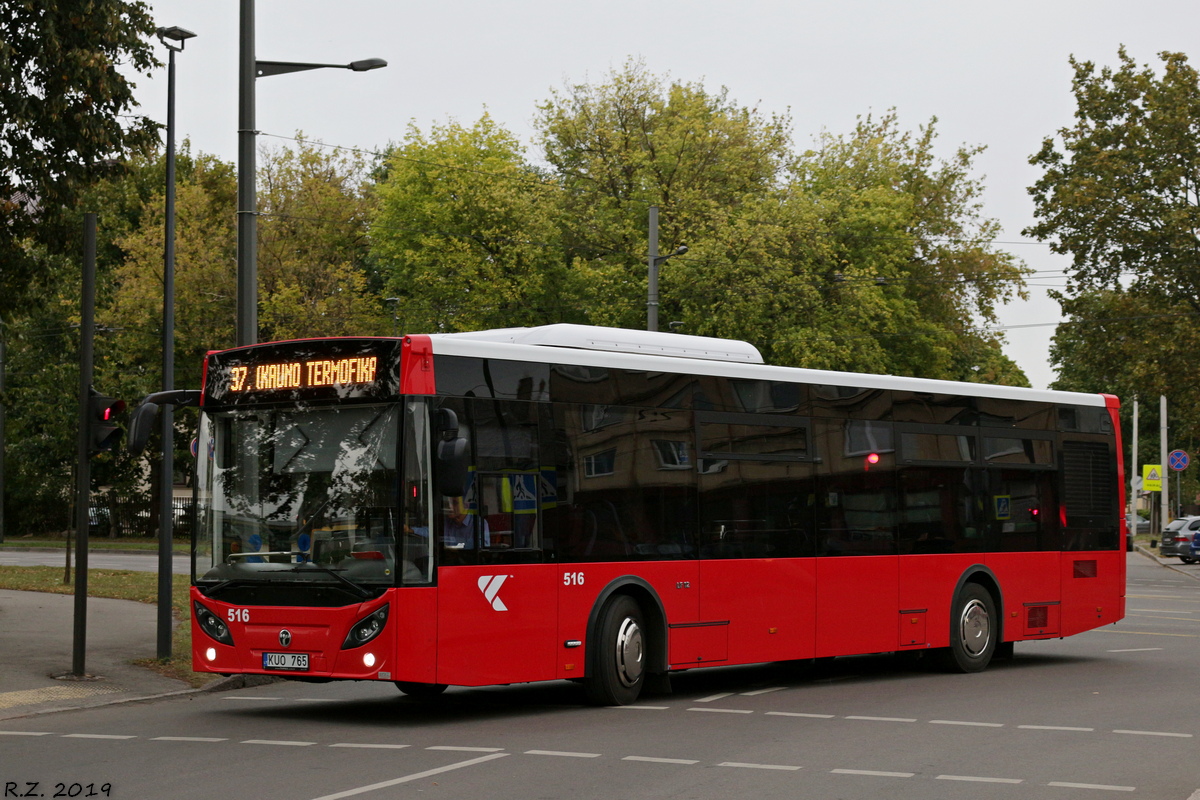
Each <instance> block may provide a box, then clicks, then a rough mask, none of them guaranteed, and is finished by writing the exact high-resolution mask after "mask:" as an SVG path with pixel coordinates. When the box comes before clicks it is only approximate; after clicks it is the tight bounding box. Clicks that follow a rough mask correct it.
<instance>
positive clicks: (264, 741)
mask: <svg viewBox="0 0 1200 800" xmlns="http://www.w3.org/2000/svg"><path fill="white" fill-rule="evenodd" d="M238 744H269V745H275V746H276V747H312V746H313V745H314V744H316V742H289V741H286V740H283V739H246V740H245V741H242V742H239V743H238Z"/></svg>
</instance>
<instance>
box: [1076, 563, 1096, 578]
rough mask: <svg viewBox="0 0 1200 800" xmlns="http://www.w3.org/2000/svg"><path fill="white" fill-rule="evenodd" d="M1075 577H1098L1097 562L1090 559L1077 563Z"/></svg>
mask: <svg viewBox="0 0 1200 800" xmlns="http://www.w3.org/2000/svg"><path fill="white" fill-rule="evenodd" d="M1075 577H1076V578H1094V577H1096V560H1095V559H1088V560H1086V561H1076V562H1075Z"/></svg>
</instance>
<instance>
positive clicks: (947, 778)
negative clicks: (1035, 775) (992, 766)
mask: <svg viewBox="0 0 1200 800" xmlns="http://www.w3.org/2000/svg"><path fill="white" fill-rule="evenodd" d="M936 780H939V781H970V782H972V783H1024V782H1025V781H1024V780H1022V779H1020V778H981V777H977V776H975V775H938V776H937V778H936Z"/></svg>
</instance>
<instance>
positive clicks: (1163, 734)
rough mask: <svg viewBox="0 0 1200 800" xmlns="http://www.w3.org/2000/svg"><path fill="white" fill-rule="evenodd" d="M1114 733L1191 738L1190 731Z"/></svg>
mask: <svg viewBox="0 0 1200 800" xmlns="http://www.w3.org/2000/svg"><path fill="white" fill-rule="evenodd" d="M1113 733H1127V734H1129V735H1131V736H1170V737H1174V738H1176V739H1191V738H1192V734H1190V733H1164V732H1163V731H1113Z"/></svg>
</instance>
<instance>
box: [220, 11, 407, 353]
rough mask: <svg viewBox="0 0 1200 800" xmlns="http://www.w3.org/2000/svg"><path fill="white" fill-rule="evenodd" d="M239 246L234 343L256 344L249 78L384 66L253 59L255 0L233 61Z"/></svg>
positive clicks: (244, 17) (379, 62) (372, 61)
mask: <svg viewBox="0 0 1200 800" xmlns="http://www.w3.org/2000/svg"><path fill="white" fill-rule="evenodd" d="M238 64H239V66H238V171H237V181H238V210H237V221H238V245H237V343H238V345H239V346H241V345H248V344H257V343H258V199H257V197H256V195H255V185H254V183H255V172H256V171H257V169H258V167H257V164H256V163H255V162H256V157H255V156H256V154H255V150H254V137H255V136H257V135H258V131H257V130H256V129H255V125H256V122H255V96H254V81H255V79H256V78H266V77H269V76H271V75H283V74H286V73H288V72H301V71H303V70H309V69H348V70H352V71H354V72H366V71H367V70H372V69H379V68H381V67H386V66H387V62H386V61H384V60H383V59H382V58H366V59H362V60H360V61H351V62H350V63H349V64H310V63H307V62H300V61H258V60H256V59H255V57H254V0H241V48H240V53H239V60H238Z"/></svg>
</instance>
